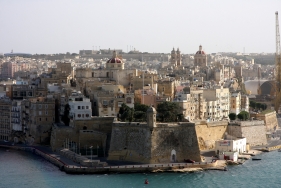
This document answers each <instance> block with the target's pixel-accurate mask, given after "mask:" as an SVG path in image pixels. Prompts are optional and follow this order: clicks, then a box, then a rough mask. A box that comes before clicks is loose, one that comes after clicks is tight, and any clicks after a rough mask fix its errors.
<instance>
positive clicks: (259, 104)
mask: <svg viewBox="0 0 281 188" xmlns="http://www.w3.org/2000/svg"><path fill="white" fill-rule="evenodd" d="M261 105H262V104H261V103H259V102H257V103H256V108H257V109H258V110H259V109H261Z"/></svg>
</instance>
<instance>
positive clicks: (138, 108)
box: [134, 103, 149, 121]
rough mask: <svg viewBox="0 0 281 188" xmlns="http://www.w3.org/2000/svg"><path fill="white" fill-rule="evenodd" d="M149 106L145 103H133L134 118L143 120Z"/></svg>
mask: <svg viewBox="0 0 281 188" xmlns="http://www.w3.org/2000/svg"><path fill="white" fill-rule="evenodd" d="M148 108H149V106H147V105H145V104H140V103H135V105H134V119H135V121H145V119H146V111H147V109H148Z"/></svg>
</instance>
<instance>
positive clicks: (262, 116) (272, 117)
mask: <svg viewBox="0 0 281 188" xmlns="http://www.w3.org/2000/svg"><path fill="white" fill-rule="evenodd" d="M251 117H254V118H256V119H258V120H263V121H264V123H265V127H266V131H270V132H272V131H274V129H275V128H276V127H277V126H278V122H277V117H276V112H275V111H273V112H269V113H258V114H251Z"/></svg>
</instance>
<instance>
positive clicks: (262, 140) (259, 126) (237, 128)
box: [227, 121, 267, 146]
mask: <svg viewBox="0 0 281 188" xmlns="http://www.w3.org/2000/svg"><path fill="white" fill-rule="evenodd" d="M227 134H229V135H232V136H235V137H245V138H246V139H247V143H248V144H249V145H250V146H257V145H265V144H267V139H266V127H265V125H264V121H233V122H230V123H229V126H228V127H227Z"/></svg>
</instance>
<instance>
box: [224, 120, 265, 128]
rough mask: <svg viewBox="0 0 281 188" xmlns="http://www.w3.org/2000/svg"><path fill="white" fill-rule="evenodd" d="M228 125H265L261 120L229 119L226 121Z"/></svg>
mask: <svg viewBox="0 0 281 188" xmlns="http://www.w3.org/2000/svg"><path fill="white" fill-rule="evenodd" d="M228 125H230V126H241V127H250V126H260V125H265V124H264V121H262V120H254V121H231V122H229V123H228Z"/></svg>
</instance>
